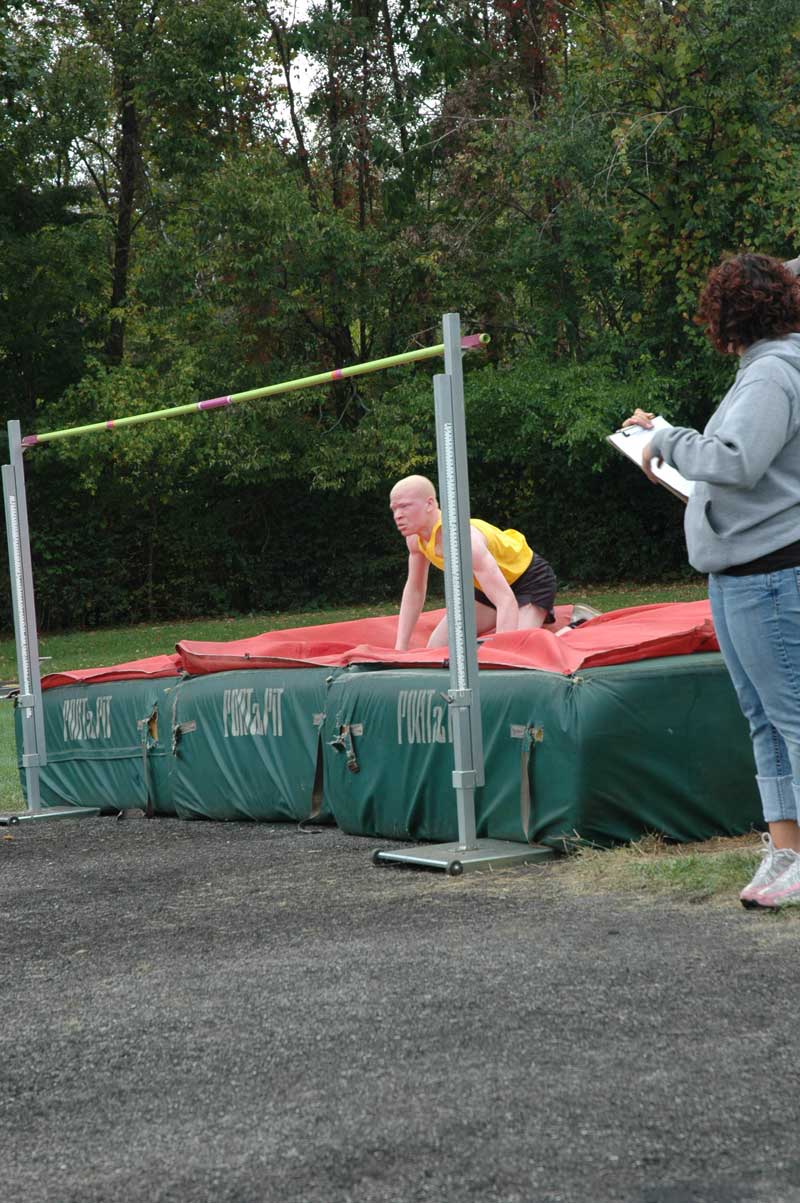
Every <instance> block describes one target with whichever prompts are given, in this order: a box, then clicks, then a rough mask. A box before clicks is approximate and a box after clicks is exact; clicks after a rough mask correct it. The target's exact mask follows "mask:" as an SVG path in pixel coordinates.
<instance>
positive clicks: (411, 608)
mask: <svg viewBox="0 0 800 1203" xmlns="http://www.w3.org/2000/svg"><path fill="white" fill-rule="evenodd" d="M389 507H390V509H391V511H392V516H393V517H394V522H395V526H396V527H397V529H398V530H399V531H400V534H401V535H403V537H404V538H405V541H406V545H407V547H408V579H407V580H406V584H405V588H404V589H403V600H402V602H401V603H400V620H399V622H398V625H397V642H396V643H395V648H396V649H397V650H398V651H406V650H407V649H408V646H409V643H410V642H411V635H412V633H413V631H414V627H415V626H416V625H417V621H418V619H419V616H420V614H421V613H422V607H423V606H424V604H425V597H426V594H427V591H428V567H429V565H430V564H435V565H436V567H437V568H444V559H443V556H442V515H441V512H440V510H439V503H438V501H437V500H436V489H435V487H434V485H433V484H432V483H431V481H429V480H428V479H427V478H426V477H424V476H405V477H403V479H402V480H398V482H397V484H396V485H395V486H394V488H393V489H392V491H391V493H390V495H389ZM470 528H471V532H470V533H471V536H472V540H471V541H472V568H473V572H474V578H473V579H474V583H475V625H476V628H477V632H478V634H479V635H482V634H484V633H485V632H486V631H490V630H491V629H492V628H493V627H494V628H496V630H497V633H498V634H499V633H500V632H501V631H516V630H530V629H532V628H534V627H540V626H543V625H544V624H545V623H549V622H554V621H555V616H554V614H553V602H554V600H555V596H556V577H555V573H554V572H553V569H552V568H551V567H550V565H549V564H548V562H547V560H545V559H543V558H542V556H540V555H535V554H534V552H533V551H532V550H531V548H530V547H529V546H528V543H527V540H526V539H525V536H524V535H523V534H520V532H519V531H518V530H499V529H498V528H497V527H496V526H492V525H491V523H489V522H482V521H481V519H480V518H471V519H470ZM446 645H447V618H443V619H442V621H441V622H440V623H439V624H438V626H437V627H436V629H435V630H434V631H433V634H432V635H431V637H430V639H429V640H428V647H445V646H446Z"/></svg>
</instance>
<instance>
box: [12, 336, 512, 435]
mask: <svg viewBox="0 0 800 1203" xmlns="http://www.w3.org/2000/svg"><path fill="white" fill-rule="evenodd" d="M490 341H491V339H490V336H489V335H488V334H467V335H465V336H464V337H463V338H462V339H461V349H462V351H472V350H477V349H479V348H480V347H483V346H486V344H487V343H488V342H490ZM444 350H445V345H444V343H438V344H437V345H436V346H435V347H421V348H420V349H419V350H418V351H405V352H403V354H401V355H390V356H389V357H388V358H387V359H373V360H370V361H369V362H368V363H355V364H353V365H352V366H351V367H349V368H334V369H333V371H330V372H319V373H318V374H317V375H316V376H301V377H300V378H299V379H298V380H286V381H284V382H283V383H282V384H268V385H267V386H266V387H265V388H253V389H250V390H248V391H247V392H244V393H231V394H230V395H229V396H227V397H212V398H211V399H210V400H208V401H195V402H193V403H192V404H191V405H174V406H172V407H171V408H169V409H156V410H153V411H152V412H151V413H147V414H131V415H129V416H128V417H127V418H110V419H109V420H108V421H107V422H92V423H90V424H89V425H88V426H69V427H67V428H66V429H65V430H51V431H48V432H47V433H45V434H27V435H25V437H24V438H23V439H22V446H23V447H38V446H39V444H40V443H53V442H55V441H56V439H70V438H72V437H73V436H75V435H79V434H94V433H95V432H96V431H100V430H116V429H117V428H118V427H120V426H136V425H139V424H140V423H141V422H154V421H155V420H156V419H157V418H179V417H182V415H183V414H192V413H198V412H200V411H202V410H206V409H221V408H223V407H224V406H227V405H233V404H235V403H236V402H237V401H254V400H255V399H256V398H257V397H272V396H275V395H276V394H277V393H289V392H293V391H295V390H296V389H301V388H314V387H315V386H316V385H320V384H332V383H333V382H335V381H337V380H347V379H348V377H350V376H364V375H366V374H367V372H380V371H383V369H384V368H392V367H396V366H399V365H400V364H404V363H418V362H419V361H420V360H423V359H435V358H436V356H437V355H444Z"/></svg>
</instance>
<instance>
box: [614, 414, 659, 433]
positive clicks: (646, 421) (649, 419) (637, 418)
mask: <svg viewBox="0 0 800 1203" xmlns="http://www.w3.org/2000/svg"><path fill="white" fill-rule="evenodd" d="M655 416H656V415H655V414H649V413H648V412H647V410H645V409H635V410H634V411H633V413H632V414H631V416H630V417H629V418H626V419H625V421H624V422H623V423H622V425H623V427H625V426H644V428H645V430H651V429H652V427H653V418H654V417H655Z"/></svg>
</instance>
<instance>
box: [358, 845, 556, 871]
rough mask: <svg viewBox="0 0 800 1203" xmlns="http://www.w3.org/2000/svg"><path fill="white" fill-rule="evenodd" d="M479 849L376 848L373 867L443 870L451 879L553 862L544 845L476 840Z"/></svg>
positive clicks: (444, 847)
mask: <svg viewBox="0 0 800 1203" xmlns="http://www.w3.org/2000/svg"><path fill="white" fill-rule="evenodd" d="M475 843H476V847H474V848H462V846H461V845H460V844H425V845H423V846H421V847H417V848H392V849H390V850H387V851H384V850H383V849H382V848H376V850H375V851H374V852H373V854H372V863H373V864H374V865H382V864H386V863H390V864H391V863H395V862H399V863H401V864H408V865H412V866H413V865H416V866H418V867H419V868H425V869H444V871H445V873H447V874H448V875H449V876H450V877H460V876H461V874H462V873H473V872H475V871H476V870H478V869H504V868H506V866H508V865H524V864H531V863H532V862H534V861H546V860H551V859H552V857H553V856H554V855H555V853H554V852H553V850H552V848H546V847H545V846H544V844H515V843H514V842H513V841H512V840H476V841H475Z"/></svg>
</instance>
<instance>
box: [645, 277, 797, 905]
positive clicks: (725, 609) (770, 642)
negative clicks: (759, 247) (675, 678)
mask: <svg viewBox="0 0 800 1203" xmlns="http://www.w3.org/2000/svg"><path fill="white" fill-rule="evenodd" d="M798 266H800V261H799V260H793V261H792V262H791V263H789V264H783V263H781V262H780V261H779V260H777V259H772V258H770V257H768V256H766V255H750V254H746V255H737V256H735V257H733V258H730V259H727V260H725V261H724V262H723V263H722V264H721V265H720V266H719V267H716V268H714V269H713V270H712V271H711V273H710V275H709V277H708V280H707V282H706V285H705V288H704V290H703V292H702V294H701V297H700V305H699V313H698V320H699V321H700V322H701V323H702V324H703V325H704V326H705V328H706V332H707V334H708V337H709V339H710V340H711V342H712V343H713V345H714V346H715V347H716V349H717V350H718V351H720V352H722V353H723V354H728V355H734V354H735V355H738V356H740V359H739V370H738V372H737V375H736V379H735V380H734V382H733V385H732V386H731V388H730V389H729V390H728V392H727V393H726V394H725V396H724V397H723V399H722V402H721V403H720V405H719V408H718V409H717V410H716V412H715V413H714V414H713V416H712V418H711V420H710V422H709V423H708V425H707V426H706V428H705V430H704V431H703V433H702V434H700V433H699V432H698V431H696V430H691V429H688V428H685V427H671V428H668V429H666V430H660V431H658V432H657V433H656V434H655V435H654V436H653V439H652V440H651V442H650V443H649V445H648V446H647V447H646V448H645V454H644V469H645V472H646V473H647V475H648V476H649V477H650V478H651V479H652V480H655V477H654V476H653V474H652V468H651V462H650V461H651V460H655V462H657V463H660V462H666V463H668V464H671V465H672V466H673V467H675V468H677V470H678V471H679V472H680V473H681V474H682V475H683V476H685V477H686V478H687V479H688V480H693V481H696V485H695V489H694V491H693V493H692V495H691V497H690V498H689V502H688V504H687V507H686V519H685V530H686V544H687V549H688V554H689V562H690V563H691V565H692V567H694V568H696V569H697V571H698V572H707V573H708V574H709V578H708V582H709V583H708V591H709V597H710V600H711V612H712V615H713V618H714V626H715V628H716V633H717V639H718V641H719V646H720V650H721V652H722V655H723V657H724V659H725V663H726V665H727V667H728V671H729V672H730V675H731V678H732V680H733V684H734V688H735V689H736V693H737V696H738V699H739V704H740V706H741V708H742V711H743V713H744V715H745V717H746V718H747V720H748V722H749V724H750V735H751V738H752V741H753V753H754V756H755V762H756V774H757V775H756V781H757V783H758V789H759V793H760V796H761V803H762V807H763V811H764V819H765V821H766V823H767V825H768V828H769V833H768V834H766V833H765V834H764V836H762V839H763V841H764V852H763V856H762V860H761V864H760V865H759V868H758V871H757V873H756V875H755V877H754V878H753V880H752V881H751V882H750V883H749V884H748V885H747V886H746V887H745V888H744V890H742V893H741V895H740V897H741V901H742V903H743V905H744V906H750V907H757V906H760V907H777V906H784V905H788V904H792V903H795V904H798V903H800V826H798V816H799V815H800V282H798V280H797V278H796V276H795V271H796V269H797V268H798ZM652 416H653V415H652V414H648V413H645V412H644V411H643V410H638V409H637V410H636V412H635V413H634V414H633V416H632V417H631V418H629V419H628V420H627V422H626V423H625V425H630V424H633V423H635V424H638V425H640V426H644V427H645V428H649V427H650V426H651V425H652V423H651V418H652Z"/></svg>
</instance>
